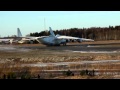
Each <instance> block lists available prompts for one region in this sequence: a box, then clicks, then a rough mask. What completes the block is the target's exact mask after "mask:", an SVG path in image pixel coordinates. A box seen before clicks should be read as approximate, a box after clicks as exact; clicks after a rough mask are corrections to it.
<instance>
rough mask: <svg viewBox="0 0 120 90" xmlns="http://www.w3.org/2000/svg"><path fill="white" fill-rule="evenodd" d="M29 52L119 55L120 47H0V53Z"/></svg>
mask: <svg viewBox="0 0 120 90" xmlns="http://www.w3.org/2000/svg"><path fill="white" fill-rule="evenodd" d="M30 50H43V51H44V50H49V51H60V52H61V51H67V52H68V51H69V52H80V53H120V45H118V44H115V45H112V44H105V45H103V44H102V45H99V44H97V45H94V44H93V45H92V44H91V45H89V44H84V45H81V44H76V45H75V44H71V45H67V46H44V45H39V44H38V45H0V51H7V52H17V51H18V52H27V51H30Z"/></svg>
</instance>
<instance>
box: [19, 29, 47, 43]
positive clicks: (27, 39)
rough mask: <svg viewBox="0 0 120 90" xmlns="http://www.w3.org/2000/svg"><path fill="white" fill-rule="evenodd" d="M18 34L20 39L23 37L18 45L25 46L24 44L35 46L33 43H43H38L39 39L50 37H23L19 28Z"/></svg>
mask: <svg viewBox="0 0 120 90" xmlns="http://www.w3.org/2000/svg"><path fill="white" fill-rule="evenodd" d="M17 34H18V36H19V37H21V40H19V41H18V43H20V44H24V43H30V44H33V43H35V41H37V42H38V43H41V42H40V41H38V38H43V37H48V36H41V37H33V36H26V37H23V36H22V33H21V31H20V29H19V28H17Z"/></svg>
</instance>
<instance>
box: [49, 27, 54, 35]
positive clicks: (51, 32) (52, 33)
mask: <svg viewBox="0 0 120 90" xmlns="http://www.w3.org/2000/svg"><path fill="white" fill-rule="evenodd" d="M49 30H50V34H51V35H52V36H53V37H55V34H54V32H53V31H52V28H51V27H49Z"/></svg>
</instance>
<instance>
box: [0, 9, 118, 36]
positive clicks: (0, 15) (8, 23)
mask: <svg viewBox="0 0 120 90" xmlns="http://www.w3.org/2000/svg"><path fill="white" fill-rule="evenodd" d="M109 25H110V26H116V25H120V11H0V36H1V37H6V36H12V35H17V28H20V30H21V33H22V35H23V36H26V35H27V34H30V33H34V32H41V31H44V30H49V27H51V28H52V29H53V30H61V29H70V28H90V27H109Z"/></svg>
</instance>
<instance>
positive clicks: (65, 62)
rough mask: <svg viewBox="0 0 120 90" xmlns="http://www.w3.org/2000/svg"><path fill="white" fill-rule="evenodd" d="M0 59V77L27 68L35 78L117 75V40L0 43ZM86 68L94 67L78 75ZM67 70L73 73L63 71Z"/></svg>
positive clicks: (119, 63)
mask: <svg viewBox="0 0 120 90" xmlns="http://www.w3.org/2000/svg"><path fill="white" fill-rule="evenodd" d="M97 61H100V62H97ZM0 62H1V63H0V67H1V68H0V76H1V77H2V76H3V74H6V75H7V74H8V73H10V72H13V71H14V72H19V71H21V72H24V73H25V72H26V71H28V70H29V73H30V74H31V75H32V76H33V77H34V78H35V77H37V75H38V74H39V75H40V76H41V77H42V78H45V79H46V78H52V79H56V78H57V79H90V78H95V79H101V78H104V79H109V78H120V71H119V69H120V40H116V41H115V40H110V41H95V42H83V43H76V42H72V43H68V44H67V46H62V45H61V46H45V45H42V44H16V45H0ZM86 69H87V70H89V71H91V70H95V72H96V73H95V76H89V75H83V76H82V75H80V71H82V70H86ZM68 70H71V71H72V72H74V76H66V75H65V74H63V71H66V72H67V71H68ZM19 75H22V74H20V72H19ZM19 75H18V76H19Z"/></svg>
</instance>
